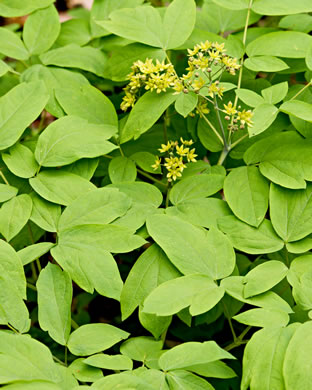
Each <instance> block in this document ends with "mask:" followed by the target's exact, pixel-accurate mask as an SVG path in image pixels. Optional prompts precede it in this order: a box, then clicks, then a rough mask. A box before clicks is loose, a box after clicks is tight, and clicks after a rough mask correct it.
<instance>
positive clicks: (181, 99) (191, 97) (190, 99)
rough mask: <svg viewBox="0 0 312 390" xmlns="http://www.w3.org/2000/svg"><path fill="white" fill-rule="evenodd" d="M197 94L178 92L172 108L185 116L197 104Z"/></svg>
mask: <svg viewBox="0 0 312 390" xmlns="http://www.w3.org/2000/svg"><path fill="white" fill-rule="evenodd" d="M197 102H198V95H196V94H195V93H194V92H187V93H183V92H182V93H179V95H178V97H177V100H176V102H175V105H174V108H175V109H176V111H177V112H178V113H179V114H180V115H182V116H184V118H186V117H187V116H188V114H189V113H190V112H192V111H193V110H194V108H195V107H196V106H197Z"/></svg>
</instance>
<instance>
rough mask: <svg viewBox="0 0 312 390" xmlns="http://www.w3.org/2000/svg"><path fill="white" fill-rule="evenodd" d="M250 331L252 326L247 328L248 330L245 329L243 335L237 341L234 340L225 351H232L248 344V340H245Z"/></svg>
mask: <svg viewBox="0 0 312 390" xmlns="http://www.w3.org/2000/svg"><path fill="white" fill-rule="evenodd" d="M250 329H251V326H247V328H245V329H244V330H243V331H242V333H241V334H240V335H239V336H238V337H237V338H236V340H234V342H233V343H231V344H229V345H228V346H226V347H225V348H224V349H225V350H226V351H230V350H231V349H234V348H236V347H239V346H240V345H242V344H246V343H247V342H248V340H243V338H244V337H245V336H246V334H247V332H249V330H250Z"/></svg>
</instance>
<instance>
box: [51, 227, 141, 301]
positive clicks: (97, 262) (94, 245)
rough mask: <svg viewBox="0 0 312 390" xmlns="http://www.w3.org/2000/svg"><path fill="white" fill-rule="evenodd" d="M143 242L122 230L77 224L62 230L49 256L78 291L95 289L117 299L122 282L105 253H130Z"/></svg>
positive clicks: (110, 256)
mask: <svg viewBox="0 0 312 390" xmlns="http://www.w3.org/2000/svg"><path fill="white" fill-rule="evenodd" d="M144 243H145V240H144V239H143V238H141V237H139V236H135V235H133V234H132V231H130V230H129V229H126V228H123V227H119V226H115V225H80V226H77V227H73V228H69V229H67V230H64V231H62V232H61V233H60V234H59V240H58V245H57V246H55V247H54V248H53V249H52V250H51V253H52V256H53V257H54V258H55V259H56V261H57V262H58V263H59V264H60V265H61V266H62V268H63V269H64V270H65V271H67V272H68V273H69V275H70V276H71V278H72V279H73V280H74V281H75V282H76V283H77V284H78V285H79V286H80V287H81V288H83V289H84V290H86V291H87V292H90V293H92V292H93V290H94V289H96V290H97V291H98V292H99V293H100V294H102V295H104V296H107V297H110V298H114V299H117V300H119V298H120V293H121V289H122V280H121V278H120V275H119V271H118V267H117V264H116V262H115V260H114V258H113V256H112V255H111V254H110V253H109V252H115V253H125V252H131V251H132V250H134V249H136V248H139V247H140V246H142V245H143V244H144ZM90 256H91V257H92V262H91V263H90V261H89V260H90ZM78 259H79V261H78ZM77 261H78V262H77Z"/></svg>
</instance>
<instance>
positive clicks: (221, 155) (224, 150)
mask: <svg viewBox="0 0 312 390" xmlns="http://www.w3.org/2000/svg"><path fill="white" fill-rule="evenodd" d="M229 152H230V149H228V148H223V150H222V152H221V154H220V157H219V160H218V162H217V165H222V164H223V162H224V160H225V159H226V157H227V155H228V154H229Z"/></svg>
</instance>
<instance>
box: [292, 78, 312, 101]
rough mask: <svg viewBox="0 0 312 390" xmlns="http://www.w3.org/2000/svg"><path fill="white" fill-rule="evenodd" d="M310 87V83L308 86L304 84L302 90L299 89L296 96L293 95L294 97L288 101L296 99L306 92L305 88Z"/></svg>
mask: <svg viewBox="0 0 312 390" xmlns="http://www.w3.org/2000/svg"><path fill="white" fill-rule="evenodd" d="M310 85H311V81H310V82H308V84H306V85H305V86H304V87H303V88H301V89H300V91H299V92H297V93H296V95H294V96H293V97H292V98H291V99H290V101H291V100H294V99H296V97H298V96H299V95H300V94H301V93H302V92H303V91H304V90H306V89H307V88H309V87H310Z"/></svg>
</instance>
